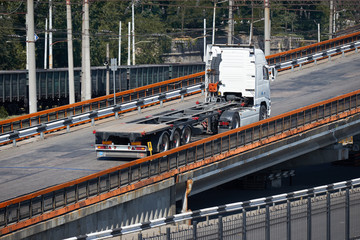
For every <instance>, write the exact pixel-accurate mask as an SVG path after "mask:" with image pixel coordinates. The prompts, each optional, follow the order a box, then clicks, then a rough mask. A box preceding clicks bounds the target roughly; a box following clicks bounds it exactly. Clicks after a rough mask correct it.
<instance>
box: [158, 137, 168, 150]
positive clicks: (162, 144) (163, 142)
mask: <svg viewBox="0 0 360 240" xmlns="http://www.w3.org/2000/svg"><path fill="white" fill-rule="evenodd" d="M169 145H170V137H169V134H168V133H167V132H163V133H162V134H161V136H160V138H159V142H158V145H157V149H158V152H165V151H167V150H169Z"/></svg>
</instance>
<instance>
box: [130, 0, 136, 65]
mask: <svg viewBox="0 0 360 240" xmlns="http://www.w3.org/2000/svg"><path fill="white" fill-rule="evenodd" d="M131 9H132V45H133V46H132V47H133V49H132V59H133V65H135V10H134V0H133V1H132V6H131Z"/></svg>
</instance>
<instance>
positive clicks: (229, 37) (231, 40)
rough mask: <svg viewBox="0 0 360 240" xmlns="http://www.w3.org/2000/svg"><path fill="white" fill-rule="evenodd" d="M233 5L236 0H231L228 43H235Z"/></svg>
mask: <svg viewBox="0 0 360 240" xmlns="http://www.w3.org/2000/svg"><path fill="white" fill-rule="evenodd" d="M233 5H234V0H229V22H228V24H229V30H228V40H227V43H228V44H232V43H233V36H234V17H233Z"/></svg>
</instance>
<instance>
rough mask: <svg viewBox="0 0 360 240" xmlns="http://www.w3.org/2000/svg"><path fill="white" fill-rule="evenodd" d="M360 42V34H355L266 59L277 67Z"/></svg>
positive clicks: (273, 55)
mask: <svg viewBox="0 0 360 240" xmlns="http://www.w3.org/2000/svg"><path fill="white" fill-rule="evenodd" d="M359 40H360V32H355V33H352V34H348V35H345V36H342V37H337V38H334V39H331V40H327V41H323V42H319V43H314V44H311V45H308V46H305V47H300V48H296V49H293V50H289V51H285V52H281V53H277V54H272V55H270V56H267V57H266V60H267V61H268V65H276V64H280V63H284V62H288V61H291V60H293V59H300V58H303V57H308V56H312V55H314V54H316V53H318V52H326V51H327V50H330V49H336V48H338V47H340V46H343V45H347V44H351V43H353V42H357V41H359Z"/></svg>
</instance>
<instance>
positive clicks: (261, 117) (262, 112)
mask: <svg viewBox="0 0 360 240" xmlns="http://www.w3.org/2000/svg"><path fill="white" fill-rule="evenodd" d="M266 118H267V112H266V107H265V106H264V105H261V107H260V115H259V121H261V120H264V119H266Z"/></svg>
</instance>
